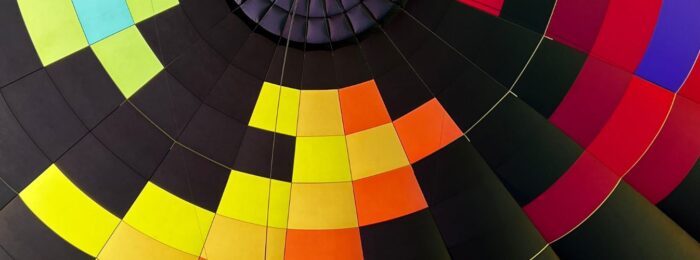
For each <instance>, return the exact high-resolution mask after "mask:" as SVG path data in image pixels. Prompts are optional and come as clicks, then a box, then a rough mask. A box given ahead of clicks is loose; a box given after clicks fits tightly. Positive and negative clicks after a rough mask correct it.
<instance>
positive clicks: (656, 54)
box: [635, 0, 700, 92]
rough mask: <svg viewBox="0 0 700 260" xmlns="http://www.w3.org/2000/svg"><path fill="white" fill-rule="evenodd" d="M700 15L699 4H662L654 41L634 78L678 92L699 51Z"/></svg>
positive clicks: (684, 0)
mask: <svg viewBox="0 0 700 260" xmlns="http://www.w3.org/2000/svg"><path fill="white" fill-rule="evenodd" d="M698 12H700V1H698V0H666V1H663V5H662V6H661V14H660V15H659V20H658V23H657V24H656V30H654V37H653V38H652V39H651V42H650V43H649V46H648V47H647V52H646V54H645V55H644V58H643V59H642V62H641V63H640V64H639V67H638V68H637V71H636V73H635V74H637V75H639V76H642V77H643V78H644V79H646V80H649V81H651V82H654V83H656V84H658V85H660V86H661V87H664V88H665V89H668V90H670V91H672V92H676V91H678V89H679V88H680V87H681V84H683V81H684V80H685V78H686V76H687V75H688V73H689V72H690V68H691V67H692V66H693V64H694V62H695V58H696V57H697V55H698V51H700V15H699V13H698Z"/></svg>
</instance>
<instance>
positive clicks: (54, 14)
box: [2, 0, 88, 66]
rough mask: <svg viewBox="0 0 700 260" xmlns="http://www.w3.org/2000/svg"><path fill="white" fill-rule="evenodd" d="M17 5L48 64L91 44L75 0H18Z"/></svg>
mask: <svg viewBox="0 0 700 260" xmlns="http://www.w3.org/2000/svg"><path fill="white" fill-rule="evenodd" d="M17 4H18V5H19V9H20V12H21V13H22V17H23V19H24V24H25V25H26V26H27V31H29V35H30V36H31V38H32V42H33V43H34V48H35V49H36V51H37V53H38V54H39V59H40V60H41V63H42V64H44V66H48V65H49V64H51V63H54V62H55V61H57V60H59V59H61V58H63V57H66V56H68V55H70V54H72V53H74V52H76V51H78V50H80V49H82V48H84V47H86V46H88V42H87V39H85V34H84V33H83V29H82V27H80V22H79V21H78V15H77V14H76V13H75V9H73V4H72V3H71V0H17ZM2 37H12V36H10V35H3V36H2Z"/></svg>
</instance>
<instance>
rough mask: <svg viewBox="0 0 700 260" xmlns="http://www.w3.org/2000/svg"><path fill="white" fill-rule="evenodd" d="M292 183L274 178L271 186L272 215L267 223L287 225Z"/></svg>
mask: <svg viewBox="0 0 700 260" xmlns="http://www.w3.org/2000/svg"><path fill="white" fill-rule="evenodd" d="M291 188H292V184H291V183H289V182H284V181H278V180H272V185H271V186H270V216H269V219H268V220H267V225H268V226H270V227H276V228H286V227H287V217H288V215H289V192H290V189H291Z"/></svg>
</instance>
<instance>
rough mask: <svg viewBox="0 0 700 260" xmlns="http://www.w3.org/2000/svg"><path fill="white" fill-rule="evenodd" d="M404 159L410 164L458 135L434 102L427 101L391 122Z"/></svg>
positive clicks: (447, 115) (448, 116)
mask: <svg viewBox="0 0 700 260" xmlns="http://www.w3.org/2000/svg"><path fill="white" fill-rule="evenodd" d="M394 127H395V128H396V132H397V133H398V134H399V139H401V144H403V148H404V150H405V151H406V155H407V156H408V160H409V161H410V162H411V163H414V162H416V161H418V160H420V159H423V158H424V157H426V156H428V155H430V154H432V153H434V152H435V151H437V150H439V149H440V148H442V147H445V146H446V145H448V144H449V143H451V142H452V141H454V140H456V139H457V138H459V137H460V136H462V135H463V134H462V130H460V129H459V127H458V126H457V124H455V122H454V121H453V120H452V118H451V117H450V115H449V114H447V111H445V109H444V108H443V107H442V105H440V102H438V101H437V99H434V98H433V99H431V100H430V101H428V102H426V103H425V104H423V105H421V106H420V107H418V108H416V109H415V110H413V111H411V112H409V113H408V114H406V115H404V116H402V117H401V118H399V119H397V120H396V121H394Z"/></svg>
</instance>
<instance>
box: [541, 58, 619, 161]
mask: <svg viewBox="0 0 700 260" xmlns="http://www.w3.org/2000/svg"><path fill="white" fill-rule="evenodd" d="M631 79H632V74H631V73H628V72H625V71H623V70H621V69H619V68H617V67H615V66H612V65H609V64H607V63H604V62H602V61H600V60H598V59H596V58H594V57H588V60H586V63H584V65H583V68H582V69H581V72H580V73H579V75H578V77H577V78H576V81H575V82H574V84H573V85H572V86H571V89H570V90H569V92H568V93H567V95H566V96H565V97H564V99H563V100H562V102H561V103H560V104H559V107H557V109H556V110H555V111H554V113H553V114H552V116H551V117H550V118H549V120H550V121H551V122H552V123H553V124H554V125H556V126H557V127H559V128H560V129H561V130H562V131H563V132H564V133H566V134H567V135H568V136H569V137H571V138H572V139H573V140H574V141H575V142H576V143H578V144H579V145H581V146H582V147H587V146H588V145H589V144H590V143H591V142H592V141H593V139H594V138H595V137H596V135H598V132H600V129H602V128H603V126H604V125H605V123H606V122H607V121H608V118H610V115H611V114H612V113H613V111H615V108H616V107H617V104H618V103H619V102H620V99H622V95H624V93H625V89H627V85H629V81H630V80H631Z"/></svg>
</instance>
